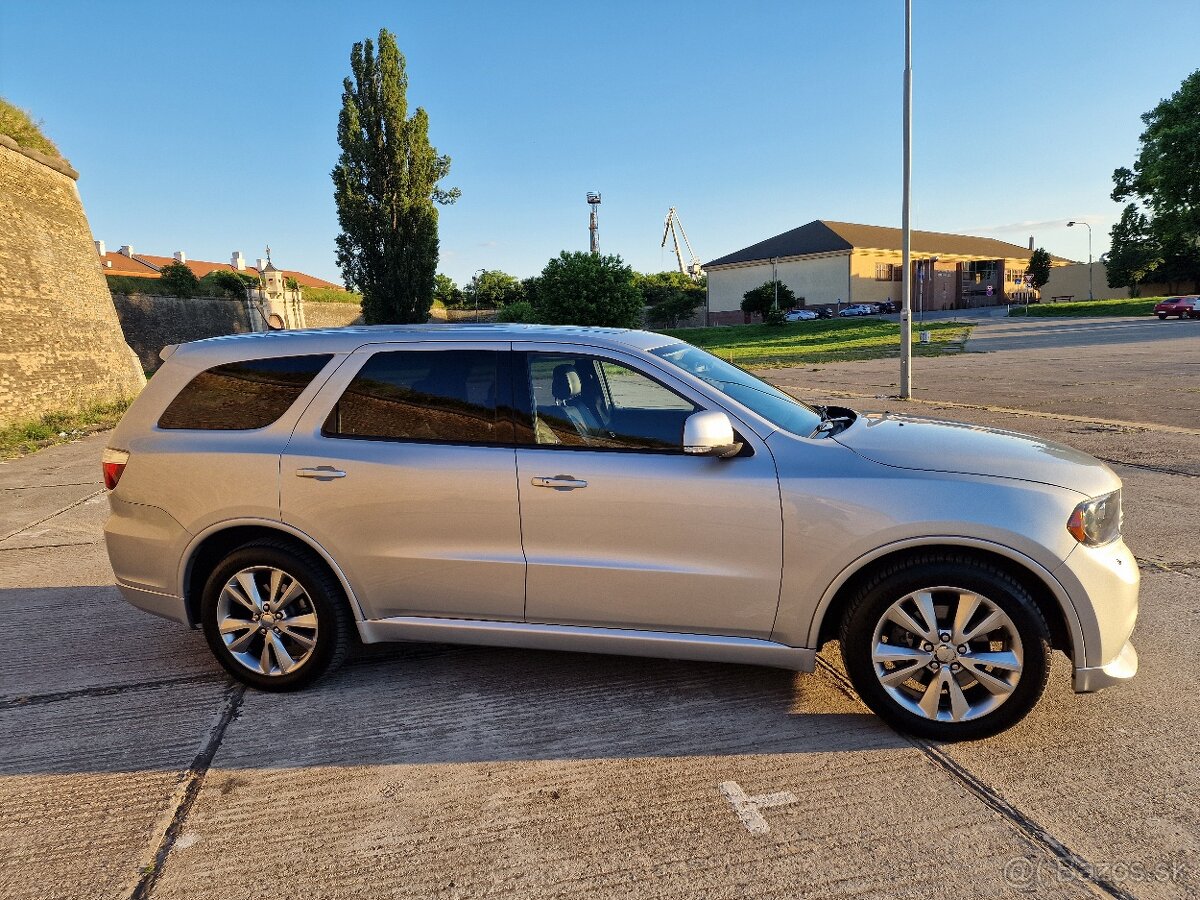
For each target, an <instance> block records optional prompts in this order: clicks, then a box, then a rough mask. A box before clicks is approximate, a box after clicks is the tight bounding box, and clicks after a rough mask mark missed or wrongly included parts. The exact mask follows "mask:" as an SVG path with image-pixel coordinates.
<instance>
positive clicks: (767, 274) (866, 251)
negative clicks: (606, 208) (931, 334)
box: [704, 219, 1070, 325]
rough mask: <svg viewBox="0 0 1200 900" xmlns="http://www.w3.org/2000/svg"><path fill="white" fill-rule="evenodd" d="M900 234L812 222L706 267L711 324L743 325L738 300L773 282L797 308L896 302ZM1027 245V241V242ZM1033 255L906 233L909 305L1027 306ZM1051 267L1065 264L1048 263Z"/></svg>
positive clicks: (991, 242) (989, 242)
mask: <svg viewBox="0 0 1200 900" xmlns="http://www.w3.org/2000/svg"><path fill="white" fill-rule="evenodd" d="M901 238H902V232H901V231H900V229H899V228H883V227H880V226H878V225H853V224H849V223H847V222H829V221H825V220H822V219H818V220H816V221H813V222H809V223H808V224H807V225H801V226H800V227H799V228H794V229H792V230H791V231H787V232H784V233H783V234H778V235H776V236H775V237H772V238H768V239H767V240H765V241H760V242H759V243H757V244H753V245H752V246H749V247H745V248H743V249H741V250H738V251H736V252H734V253H729V254H727V255H725V256H722V257H720V258H719V259H714V260H713V261H712V262H709V263H706V264H705V266H704V270H705V271H706V272H707V273H708V308H707V316H708V323H709V324H710V325H731V324H738V323H742V322H745V321H747V319H746V317H745V314H744V313H743V312H742V309H741V303H742V297H743V295H745V293H746V292H747V291H749V290H751V289H752V288H756V287H758V286H759V285H761V284H763V283H764V282H767V281H772V280H774V279H776V278H777V279H778V280H779V281H780V282H781V283H782V284H785V285H787V286H788V287H789V288H791V289H792V291H793V292H794V293H795V295H796V299H797V302H798V303H799V304H800V305H803V306H809V307H812V306H824V305H830V306H832V305H840V306H843V307H844V306H846V305H848V304H851V303H879V302H882V301H885V300H893V301H895V302H897V303H899V302H900V301H901V294H900V291H901V275H902V274H903V271H904V265H903V261H902V254H901ZM1030 244H1031V245H1032V239H1031V241H1030ZM1031 253H1032V246H1030V247H1028V248H1026V247H1021V246H1018V245H1016V244H1009V243H1007V242H1005V241H998V240H996V239H994V238H984V237H971V236H969V235H962V234H939V233H937V232H933V231H914V232H912V268H913V273H912V274H913V281H912V285H913V288H912V305H913V309H914V310H918V309H929V310H932V309H962V308H967V307H975V306H991V305H995V304H1000V303H1017V302H1023V301H1024V300H1025V299H1027V296H1028V290H1029V289H1028V288H1027V287H1026V285H1025V280H1024V278H1025V268H1026V266H1027V265H1028V262H1029V257H1030V255H1031ZM1051 260H1052V264H1053V265H1055V266H1058V265H1066V264H1068V263H1069V262H1070V260H1066V259H1061V258H1059V257H1051Z"/></svg>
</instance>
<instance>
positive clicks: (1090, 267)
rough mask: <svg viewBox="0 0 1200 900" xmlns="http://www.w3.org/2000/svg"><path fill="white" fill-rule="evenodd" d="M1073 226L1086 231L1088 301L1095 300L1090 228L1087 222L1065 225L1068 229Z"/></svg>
mask: <svg viewBox="0 0 1200 900" xmlns="http://www.w3.org/2000/svg"><path fill="white" fill-rule="evenodd" d="M1073 225H1083V226H1085V227H1086V228H1087V230H1088V299H1089V300H1095V299H1096V295H1095V294H1094V293H1092V226H1091V225H1088V223H1087V222H1068V223H1067V227H1068V228H1070V227H1072V226H1073Z"/></svg>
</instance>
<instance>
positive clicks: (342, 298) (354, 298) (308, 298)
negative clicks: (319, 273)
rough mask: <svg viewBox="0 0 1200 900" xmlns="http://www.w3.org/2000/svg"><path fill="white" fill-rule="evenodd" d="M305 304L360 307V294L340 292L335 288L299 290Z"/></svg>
mask: <svg viewBox="0 0 1200 900" xmlns="http://www.w3.org/2000/svg"><path fill="white" fill-rule="evenodd" d="M301 291H302V293H303V296H304V301H305V302H306V303H308V302H312V303H357V304H358V305H359V306H361V305H362V294H360V293H358V292H357V291H341V290H338V289H337V288H325V287H306V288H301Z"/></svg>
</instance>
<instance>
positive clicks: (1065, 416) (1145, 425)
mask: <svg viewBox="0 0 1200 900" xmlns="http://www.w3.org/2000/svg"><path fill="white" fill-rule="evenodd" d="M788 389H789V390H792V391H796V392H797V393H802V394H806V395H808V396H810V397H847V398H852V399H856V400H903V402H905V403H921V404H924V405H926V406H946V407H949V408H951V409H974V410H978V411H980V412H994V413H1007V414H1009V415H1014V416H1029V417H1031V418H1035V419H1058V420H1060V421H1063V422H1078V423H1080V424H1083V425H1107V426H1109V427H1112V428H1139V429H1142V430H1143V431H1158V432H1162V433H1164V434H1186V435H1189V436H1191V437H1200V428H1184V427H1183V426H1182V425H1162V424H1159V423H1158V422H1127V421H1124V420H1122V419H1098V418H1096V417H1094V416H1073V415H1071V414H1070V413H1051V412H1042V411H1041V410H1037V409H1018V408H1017V407H1013V406H991V405H989V404H986V403H958V402H956V401H954V400H925V399H922V398H919V397H908V398H902V397H896V396H893V395H890V394H889V395H883V394H860V393H855V392H853V391H841V390H828V391H820V390H814V389H813V388H808V387H804V388H802V387H798V386H789V387H788ZM1122 465H1125V464H1124V463H1122Z"/></svg>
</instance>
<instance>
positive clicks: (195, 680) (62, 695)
mask: <svg viewBox="0 0 1200 900" xmlns="http://www.w3.org/2000/svg"><path fill="white" fill-rule="evenodd" d="M219 678H220V676H219V675H188V676H183V677H180V678H165V679H159V680H158V681H136V682H133V683H132V684H110V685H103V686H98V687H89V688H79V689H78V690H74V691H58V692H56V693H48V694H23V695H20V696H17V697H3V698H0V712H3V711H4V710H8V709H23V708H25V707H27V706H44V705H45V704H47V703H58V702H60V701H62V700H74V699H75V698H77V697H112V696H115V695H117V694H128V693H132V692H133V691H144V690H150V689H152V688H157V687H178V686H181V685H188V684H205V683H209V682H213V681H217V680H218V679H219Z"/></svg>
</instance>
